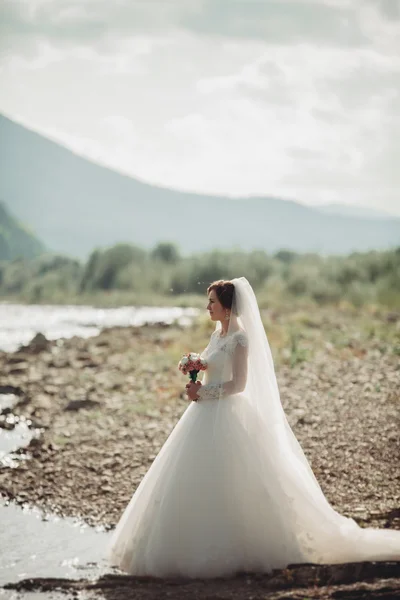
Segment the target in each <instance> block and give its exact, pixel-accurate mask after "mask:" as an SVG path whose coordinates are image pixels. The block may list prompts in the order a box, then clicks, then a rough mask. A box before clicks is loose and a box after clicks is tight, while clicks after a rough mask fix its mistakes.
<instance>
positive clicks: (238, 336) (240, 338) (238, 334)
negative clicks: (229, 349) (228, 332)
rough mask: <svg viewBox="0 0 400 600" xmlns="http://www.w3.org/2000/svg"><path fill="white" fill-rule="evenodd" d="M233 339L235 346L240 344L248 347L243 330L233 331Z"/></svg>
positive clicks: (247, 340) (246, 337)
mask: <svg viewBox="0 0 400 600" xmlns="http://www.w3.org/2000/svg"><path fill="white" fill-rule="evenodd" d="M233 337H234V339H235V342H236V343H237V344H240V345H241V346H248V344H249V339H248V336H247V333H246V332H245V330H244V329H238V330H237V331H235V332H234V334H233Z"/></svg>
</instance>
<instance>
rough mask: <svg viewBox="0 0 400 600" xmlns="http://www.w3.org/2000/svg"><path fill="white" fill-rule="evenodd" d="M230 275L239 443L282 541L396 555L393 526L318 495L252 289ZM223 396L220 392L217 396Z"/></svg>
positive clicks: (359, 556) (338, 554)
mask: <svg viewBox="0 0 400 600" xmlns="http://www.w3.org/2000/svg"><path fill="white" fill-rule="evenodd" d="M232 283H233V284H234V287H235V292H234V298H233V305H232V313H231V314H232V318H231V320H230V324H229V327H228V332H227V335H228V336H229V335H231V334H234V333H235V331H236V330H237V329H238V328H240V329H243V330H244V331H245V332H246V334H247V340H248V372H247V382H246V385H245V389H244V390H243V393H242V394H241V397H240V402H239V403H236V404H237V405H238V406H239V409H238V410H239V413H240V414H239V416H240V419H241V425H242V426H243V428H245V429H246V430H247V440H248V446H249V447H248V448H246V449H245V451H247V452H251V455H252V464H253V468H254V469H255V470H256V471H257V477H258V478H260V479H261V481H262V482H263V484H264V485H265V489H266V492H267V493H268V498H269V499H270V501H272V502H273V503H274V504H275V507H276V514H279V515H284V523H285V525H284V527H285V529H286V531H287V538H288V543H290V544H292V545H293V543H295V544H296V545H297V547H298V548H299V552H300V555H301V556H302V558H303V560H304V561H306V562H317V563H335V562H336V563H340V562H350V561H362V560H399V559H400V532H398V531H393V530H379V529H372V528H369V529H363V528H360V527H359V526H358V525H357V524H356V522H355V521H354V520H353V519H350V518H347V517H344V516H342V515H340V514H339V513H337V512H336V511H335V510H334V509H333V507H332V506H331V505H330V504H329V502H328V500H327V499H326V497H325V496H324V494H323V492H322V490H321V488H320V486H319V484H318V482H317V480H316V478H315V476H314V474H313V472H312V469H311V467H310V465H309V462H308V460H307V458H306V456H305V454H304V452H303V450H302V448H301V446H300V444H299V443H298V441H297V439H296V437H295V435H294V434H293V432H292V429H291V427H290V425H289V423H288V421H287V418H286V415H285V412H284V410H283V407H282V404H281V400H280V395H279V389H278V384H277V380H276V375H275V369H274V363H273V358H272V353H271V349H270V346H269V343H268V339H267V335H266V333H265V330H264V326H263V323H262V320H261V315H260V311H259V307H258V303H257V299H256V297H255V294H254V291H253V289H252V287H251V285H250V283H249V282H248V281H247V279H246V278H244V277H240V278H237V279H233V280H232ZM218 327H220V324H218V325H217V328H218ZM224 401H225V399H224V398H220V401H219V404H220V403H221V402H224ZM222 419H223V411H218V410H217V411H216V416H215V420H216V423H218V426H216V427H215V430H214V431H215V433H216V434H218V432H221V429H222V428H223V426H224V425H223V423H222V422H221V420H222ZM232 451H233V452H237V451H241V449H239V448H238V449H232ZM349 485H351V483H350V482H349Z"/></svg>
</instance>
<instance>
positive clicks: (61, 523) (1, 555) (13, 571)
mask: <svg viewBox="0 0 400 600" xmlns="http://www.w3.org/2000/svg"><path fill="white" fill-rule="evenodd" d="M110 536H111V533H110V532H105V531H103V530H102V529H101V528H93V527H89V526H88V525H85V524H83V523H81V522H79V521H77V520H75V519H71V518H64V519H63V518H60V517H57V516H55V515H46V514H44V513H42V512H41V511H40V510H38V509H35V508H34V509H29V508H21V507H19V506H16V505H14V504H13V503H10V504H9V505H8V506H7V505H6V503H0V549H1V550H0V585H4V584H5V583H11V582H15V581H18V580H20V579H27V578H30V577H66V578H70V579H80V578H83V577H84V578H95V577H98V576H100V575H102V574H104V573H106V572H110V571H111V569H110V568H109V566H108V565H107V563H106V561H105V559H104V556H105V554H106V549H107V544H108V542H109V539H110ZM1 597H2V596H1V594H0V598H1Z"/></svg>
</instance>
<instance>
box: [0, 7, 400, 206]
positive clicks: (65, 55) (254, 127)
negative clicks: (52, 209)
mask: <svg viewBox="0 0 400 600" xmlns="http://www.w3.org/2000/svg"><path fill="white" fill-rule="evenodd" d="M0 90H1V92H0V112H2V113H3V114H5V115H6V116H8V117H10V118H12V119H15V120H16V121H18V122H20V123H23V124H25V125H27V126H28V127H30V128H32V129H34V130H36V131H39V132H40V133H43V134H44V135H46V136H47V137H50V138H52V139H54V140H57V141H59V142H61V143H62V144H63V145H65V146H67V147H69V148H71V149H73V150H74V151H75V152H77V153H78V154H82V155H84V156H88V157H90V158H91V159H93V160H95V161H96V162H100V163H102V164H106V165H108V166H111V167H112V168H115V169H118V170H120V171H122V172H124V173H128V174H129V175H132V176H133V177H137V178H138V179H141V180H143V181H146V182H149V183H153V184H158V185H162V186H165V187H170V188H175V189H181V190H190V191H198V192H206V193H217V194H223V195H229V196H249V195H257V196H260V195H262V196H264V195H265V196H267V195H274V196H279V197H282V198H289V199H292V200H297V201H300V202H303V203H306V204H311V205H319V204H326V203H331V202H334V203H337V202H338V203H342V204H348V205H357V206H365V207H369V208H378V209H381V210H386V211H388V212H390V213H392V214H397V215H400V168H399V166H400V141H399V140H400V0H112V1H111V0H1V3H0Z"/></svg>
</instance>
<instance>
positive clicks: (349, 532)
mask: <svg viewBox="0 0 400 600" xmlns="http://www.w3.org/2000/svg"><path fill="white" fill-rule="evenodd" d="M202 356H203V357H205V358H206V359H207V361H208V369H207V371H206V372H205V378H204V380H203V387H202V388H201V391H200V400H199V401H198V402H191V403H190V405H189V406H188V408H187V409H186V411H185V412H184V414H183V416H182V417H181V419H180V420H179V422H178V423H177V425H176V426H175V428H174V430H173V431H172V433H171V435H170V436H169V438H168V440H167V441H166V443H165V444H164V446H163V448H162V449H161V451H160V452H159V454H158V456H157V457H156V459H155V460H154V462H153V464H152V465H151V467H150V469H149V471H148V472H147V474H146V475H145V477H144V478H143V480H142V482H141V483H140V485H139V487H138V488H137V490H136V492H135V493H134V495H133V497H132V499H131V501H130V503H129V505H128V506H127V508H126V509H125V512H124V513H123V515H122V517H121V519H120V521H119V523H118V525H117V527H116V530H115V532H114V534H113V538H112V542H111V548H110V555H109V559H110V561H111V563H112V564H113V565H116V566H119V567H120V568H121V569H122V570H124V571H126V572H128V573H131V574H134V575H153V576H159V577H166V576H182V577H202V578H205V577H216V576H223V575H232V574H234V573H237V572H242V571H248V572H268V571H270V570H271V569H274V568H281V567H282V568H283V567H285V566H287V565H288V564H290V563H305V562H314V563H339V562H350V561H363V560H389V559H392V560H393V559H398V560H400V532H396V531H391V530H376V529H361V528H360V527H358V526H357V524H356V523H355V522H354V521H353V520H352V519H348V518H345V517H343V516H341V515H339V514H338V513H337V512H335V511H334V509H333V508H332V507H331V506H330V505H329V503H328V501H327V500H326V498H325V497H324V495H323V493H322V491H321V489H320V487H319V485H318V483H317V482H316V480H315V478H314V476H313V474H312V471H311V468H310V467H309V466H308V463H307V461H306V459H305V457H304V455H303V454H302V451H301V449H300V446H299V445H298V444H297V441H296V440H295V438H294V436H293V434H292V432H291V430H290V428H289V425H288V424H287V423H286V422H285V421H282V423H278V422H275V424H273V425H271V427H270V429H268V428H266V426H265V423H264V422H263V420H262V419H260V418H259V415H258V413H257V411H256V410H255V408H254V406H253V405H252V403H251V402H249V401H248V400H249V399H248V398H247V397H246V394H245V393H244V392H243V390H245V387H246V380H247V377H248V369H247V359H248V336H247V334H246V333H245V332H244V331H243V330H242V329H237V330H236V331H232V332H229V333H228V335H226V336H221V335H220V332H219V331H218V330H217V331H215V332H214V333H213V335H212V336H211V339H210V343H209V345H208V346H207V348H206V350H205V351H204V352H203V353H202ZM223 382H224V383H223ZM265 386H267V382H266V383H265ZM271 389H272V391H273V385H272V388H271ZM275 391H276V390H275ZM271 415H272V412H271ZM282 440H283V441H282Z"/></svg>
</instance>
